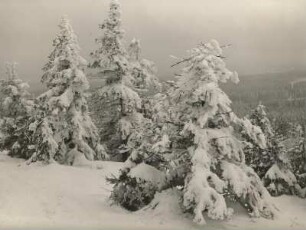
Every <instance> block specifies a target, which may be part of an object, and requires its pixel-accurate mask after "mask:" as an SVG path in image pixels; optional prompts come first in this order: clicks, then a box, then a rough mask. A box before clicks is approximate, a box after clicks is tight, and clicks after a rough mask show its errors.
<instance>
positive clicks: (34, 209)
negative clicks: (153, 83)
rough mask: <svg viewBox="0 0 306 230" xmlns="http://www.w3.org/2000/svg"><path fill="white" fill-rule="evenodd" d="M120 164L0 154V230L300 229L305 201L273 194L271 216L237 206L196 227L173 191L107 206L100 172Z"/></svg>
mask: <svg viewBox="0 0 306 230" xmlns="http://www.w3.org/2000/svg"><path fill="white" fill-rule="evenodd" d="M121 166H122V164H121V163H116V162H99V167H98V168H99V169H92V168H75V167H70V166H62V165H56V164H51V165H43V164H34V165H31V166H27V165H25V164H24V162H23V161H22V160H17V159H12V158H9V157H7V156H6V155H4V154H0V229H8V228H22V229H42V228H48V229H55V228H61V229H63V228H67V229H71V228H73V229H278V230H279V229H306V218H305V217H304V216H305V214H306V200H303V199H299V198H296V197H289V196H282V197H279V198H274V201H275V203H276V205H277V207H278V208H279V209H280V210H282V211H281V212H280V214H279V218H278V219H277V220H273V221H271V220H265V219H251V218H249V217H248V216H247V214H246V213H245V211H244V210H243V209H242V208H240V207H238V206H237V205H236V206H235V207H234V208H235V214H234V216H233V218H232V219H231V220H227V221H221V222H219V221H212V220H209V219H207V218H206V219H207V222H208V224H207V226H197V225H195V224H193V223H192V218H191V217H189V216H188V215H187V214H183V213H182V212H181V209H180V207H179V203H178V200H177V199H176V198H177V192H176V191H175V190H167V191H165V192H163V193H161V194H157V195H156V197H155V199H154V201H153V202H152V203H151V205H149V206H148V207H145V208H144V210H140V211H138V212H134V213H130V212H128V211H126V210H124V209H122V208H120V207H118V206H115V205H111V204H110V202H109V200H108V197H109V195H110V190H111V186H110V185H109V184H108V183H107V182H106V181H105V176H111V175H112V174H113V175H116V174H117V173H118V170H119V168H120V167H121Z"/></svg>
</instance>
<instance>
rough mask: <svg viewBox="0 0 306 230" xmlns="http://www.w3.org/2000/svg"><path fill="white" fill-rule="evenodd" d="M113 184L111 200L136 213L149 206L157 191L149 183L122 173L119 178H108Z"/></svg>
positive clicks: (155, 187) (154, 186)
mask: <svg viewBox="0 0 306 230" xmlns="http://www.w3.org/2000/svg"><path fill="white" fill-rule="evenodd" d="M108 181H110V182H111V183H112V184H114V187H113V191H112V193H111V197H110V198H111V199H112V200H113V201H114V202H115V203H116V204H119V205H120V206H122V207H124V208H126V209H128V210H130V211H137V210H139V209H141V208H142V207H144V206H145V205H147V204H149V203H150V202H151V201H152V200H153V198H154V195H155V192H156V191H157V186H156V185H154V184H153V183H152V182H150V181H146V180H143V179H140V178H135V177H131V176H130V175H129V174H128V173H127V172H122V173H121V175H120V176H119V178H108Z"/></svg>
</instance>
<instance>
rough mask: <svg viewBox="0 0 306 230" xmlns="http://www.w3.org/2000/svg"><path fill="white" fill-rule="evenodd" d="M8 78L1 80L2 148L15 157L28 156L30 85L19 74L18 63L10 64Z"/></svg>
mask: <svg viewBox="0 0 306 230" xmlns="http://www.w3.org/2000/svg"><path fill="white" fill-rule="evenodd" d="M6 67H7V79H5V80H2V81H1V83H0V84H1V87H0V88H1V96H2V98H1V99H2V101H1V106H0V108H1V120H2V121H1V125H0V130H1V133H2V138H1V139H2V140H1V149H7V150H9V154H10V155H11V156H15V157H27V154H26V150H27V148H26V146H27V144H28V141H27V137H26V134H25V132H24V129H25V127H26V126H27V125H28V122H29V121H28V120H29V116H30V112H31V109H32V102H31V101H30V100H29V99H28V96H29V95H30V94H29V92H28V88H29V85H28V84H27V83H24V82H23V81H22V80H21V79H20V78H18V76H17V72H16V64H15V63H14V64H8V65H7V66H6Z"/></svg>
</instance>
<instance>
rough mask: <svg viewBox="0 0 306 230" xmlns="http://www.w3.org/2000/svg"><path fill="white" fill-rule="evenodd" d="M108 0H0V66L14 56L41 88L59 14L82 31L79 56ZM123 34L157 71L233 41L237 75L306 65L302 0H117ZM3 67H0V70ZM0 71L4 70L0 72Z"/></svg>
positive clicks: (88, 47)
mask: <svg viewBox="0 0 306 230" xmlns="http://www.w3.org/2000/svg"><path fill="white" fill-rule="evenodd" d="M108 3H109V2H108V0H0V65H1V67H3V63H4V62H7V61H16V62H17V63H18V64H19V65H18V70H19V71H18V72H19V75H20V77H21V78H23V79H25V80H27V81H29V82H30V84H32V87H39V81H40V77H41V73H42V72H41V68H42V66H43V65H44V63H46V61H47V56H48V55H49V53H50V51H51V49H52V40H53V38H54V37H55V35H56V33H57V32H58V28H57V24H58V22H59V19H60V17H61V15H63V14H66V15H68V17H69V18H70V21H71V24H72V26H73V28H74V30H75V32H76V33H77V35H78V37H79V42H80V46H81V48H82V55H83V56H84V57H85V58H87V59H89V57H88V56H89V53H90V52H91V51H92V50H93V49H95V47H96V46H95V43H94V39H95V38H96V37H97V36H98V34H99V32H100V31H99V29H98V24H100V23H102V22H103V20H104V18H105V17H106V13H107V10H108ZM121 3H122V11H123V12H122V17H123V19H122V22H123V28H124V29H125V31H126V40H127V41H130V40H131V39H132V38H133V37H137V38H139V39H140V40H141V43H142V48H143V55H144V56H145V57H146V58H148V59H151V60H153V61H154V62H155V63H156V64H157V67H158V69H159V76H161V77H163V78H165V77H171V76H172V74H173V70H172V69H171V68H170V65H171V63H173V62H174V60H173V59H171V58H170V57H169V56H170V55H174V56H179V57H181V56H184V54H185V51H186V50H187V49H190V48H193V47H194V46H196V45H197V44H198V43H199V42H200V41H203V42H205V41H209V40H210V39H212V38H214V39H217V40H219V42H220V43H221V44H229V43H230V44H232V46H231V47H230V48H229V49H227V50H226V56H227V63H228V66H229V67H230V68H231V69H232V70H236V71H238V73H240V74H243V75H245V74H254V73H255V74H256V73H265V72H278V71H280V72H281V71H289V70H298V71H301V70H302V71H306V0H188V1H187V0H121ZM2 72H3V71H1V73H2ZM2 77H3V76H2ZM2 77H1V78H2Z"/></svg>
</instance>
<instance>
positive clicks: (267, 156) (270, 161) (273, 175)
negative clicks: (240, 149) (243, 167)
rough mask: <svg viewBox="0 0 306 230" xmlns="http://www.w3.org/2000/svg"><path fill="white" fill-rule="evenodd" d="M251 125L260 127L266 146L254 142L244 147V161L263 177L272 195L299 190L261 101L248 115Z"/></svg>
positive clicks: (285, 154) (283, 149) (284, 150)
mask: <svg viewBox="0 0 306 230" xmlns="http://www.w3.org/2000/svg"><path fill="white" fill-rule="evenodd" d="M249 119H250V121H251V123H252V124H253V125H256V126H258V127H260V128H261V130H262V131H263V133H264V135H265V137H266V143H267V146H266V148H265V149H262V148H260V147H259V146H258V145H256V143H252V147H249V148H247V149H245V151H246V163H247V164H248V165H250V166H251V167H252V168H253V169H254V171H255V172H256V173H257V174H258V175H259V177H260V178H263V181H264V184H265V186H266V187H267V189H268V190H269V192H270V193H271V194H272V195H281V194H284V193H285V194H294V193H297V192H298V190H299V186H298V184H297V179H296V177H295V176H294V174H293V173H292V171H291V169H290V168H291V167H290V162H289V158H288V152H287V151H286V149H285V148H284V146H283V145H282V143H281V142H280V140H279V139H278V138H277V135H276V134H275V131H274V130H273V127H272V124H271V122H270V120H269V118H268V116H267V113H266V109H265V106H264V105H262V104H261V103H260V104H259V105H258V106H257V108H256V109H255V110H254V111H253V112H252V113H251V114H250V115H249Z"/></svg>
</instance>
